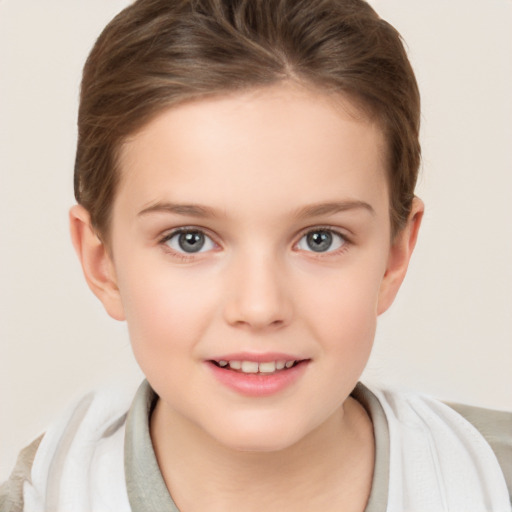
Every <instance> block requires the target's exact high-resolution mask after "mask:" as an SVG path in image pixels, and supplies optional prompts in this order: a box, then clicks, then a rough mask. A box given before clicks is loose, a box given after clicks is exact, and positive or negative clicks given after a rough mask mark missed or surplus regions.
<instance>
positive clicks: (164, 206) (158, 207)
mask: <svg viewBox="0 0 512 512" xmlns="http://www.w3.org/2000/svg"><path fill="white" fill-rule="evenodd" d="M148 213H174V214H176V215H187V216H189V217H198V218H205V217H218V214H217V213H216V212H215V210H214V209H213V208H209V207H208V206H200V205H198V204H181V203H169V202H157V203H154V204H152V205H150V206H148V207H146V208H144V209H143V210H141V211H140V212H139V213H138V215H139V216H141V215H147V214H148Z"/></svg>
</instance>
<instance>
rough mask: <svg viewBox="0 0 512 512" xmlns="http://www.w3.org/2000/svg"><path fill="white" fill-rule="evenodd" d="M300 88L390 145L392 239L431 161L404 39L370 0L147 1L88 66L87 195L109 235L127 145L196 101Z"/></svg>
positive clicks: (78, 181)
mask: <svg viewBox="0 0 512 512" xmlns="http://www.w3.org/2000/svg"><path fill="white" fill-rule="evenodd" d="M289 79H292V80H296V81H299V82H302V83H304V84H307V85H312V86H314V87H319V88H323V89H326V90H328V91H335V92H340V93H341V94H346V95H349V96H351V97H353V98H356V99H357V100H358V102H359V103H361V104H362V105H363V106H364V107H365V110H366V111H369V112H371V114H372V116H374V117H375V118H376V119H377V121H378V122H379V123H380V126H381V127H382V129H383V132H384V134H385V137H386V140H387V143H388V148H387V149H388V162H387V164H388V174H389V176H388V179H389V184H390V196H391V205H390V216H391V226H392V231H393V232H396V231H398V230H399V229H400V228H401V227H402V226H403V225H404V223H405V221H406V220H407V217H408V215H409V212H410V208H411V203H412V199H413V197H414V188H415V184H416V178H417V174H418V168H419V164H420V145H419V141H418V135H419V119H420V99H419V92H418V87H417V84H416V80H415V77H414V73H413V71H412V68H411V65H410V63H409V61H408V59H407V55H406V52H405V49H404V47H403V44H402V41H401V38H400V35H399V34H398V32H397V31H396V30H395V29H394V28H393V27H392V26H391V25H389V24H388V23H387V22H385V21H384V20H382V19H380V18H379V17H378V15H377V14H376V13H375V11H374V10H373V9H372V8H371V7H370V6H369V5H368V4H367V3H366V2H364V1H363V0H137V1H136V2H135V3H133V4H132V5H131V6H129V7H127V8H126V9H125V10H123V11H122V12H121V13H119V14H118V15H117V16H116V17H115V18H114V19H113V20H112V21H111V22H110V23H109V25H108V26H107V27H106V28H105V29H104V31H103V32H102V34H101V35H100V37H99V38H98V40H97V42H96V44H95V45H94V47H93V49H92V51H91V53H90V55H89V58H88V59H87V62H86V64H85V67H84V72H83V80H82V88H81V99H80V110H79V116H78V132H79V135H78V147H77V154H76V164H75V181H74V184H75V185H74V186H75V197H76V199H77V201H78V202H79V203H80V204H82V205H83V206H84V207H85V208H86V209H87V210H88V211H89V213H90V215H91V220H92V224H93V226H94V228H95V229H96V230H97V232H98V233H99V234H100V235H102V236H103V237H106V238H108V227H109V223H110V215H111V208H112V203H113V200H114V197H115V193H116V187H117V184H118V181H119V170H118V169H116V165H117V156H118V153H119V149H120V147H121V144H122V142H123V141H124V140H125V139H126V137H127V136H128V135H130V134H133V133H135V132H136V131H137V130H138V129H140V128H141V127H142V126H144V124H146V123H147V122H149V120H150V119H152V117H154V116H155V115H156V114H158V113H159V112H161V111H162V110H163V109H165V108H169V107H170V106H172V105H176V104H178V103H180V102H183V101H185V100H191V99H195V98H201V97H204V96H208V95H212V94H220V93H224V92H232V91H236V90H243V89H247V88H252V87H261V86H265V85H270V84H275V83H278V82H280V81H282V80H289Z"/></svg>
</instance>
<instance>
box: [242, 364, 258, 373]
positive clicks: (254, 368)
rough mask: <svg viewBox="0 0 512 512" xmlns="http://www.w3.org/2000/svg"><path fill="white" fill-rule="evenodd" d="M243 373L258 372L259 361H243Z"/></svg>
mask: <svg viewBox="0 0 512 512" xmlns="http://www.w3.org/2000/svg"><path fill="white" fill-rule="evenodd" d="M242 373H258V363H256V362H255V361H242Z"/></svg>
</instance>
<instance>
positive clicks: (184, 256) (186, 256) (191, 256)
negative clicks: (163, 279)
mask: <svg viewBox="0 0 512 512" xmlns="http://www.w3.org/2000/svg"><path fill="white" fill-rule="evenodd" d="M192 232H197V233H201V234H203V235H204V236H205V237H206V238H208V239H210V240H211V242H212V243H213V244H215V245H216V246H218V244H217V243H216V242H215V240H214V237H213V236H211V235H210V234H209V233H208V232H207V231H206V230H205V229H204V228H199V227H196V226H184V227H180V228H177V229H174V230H172V231H170V232H168V233H166V234H165V235H164V236H162V238H161V239H160V240H159V242H158V243H159V245H161V246H162V247H163V248H164V250H165V251H166V252H168V253H170V254H172V255H173V257H176V258H179V259H180V260H182V261H184V262H187V261H193V260H195V259H197V255H200V254H203V252H199V251H198V252H197V253H187V252H181V251H176V250H175V249H172V248H171V247H169V245H167V242H169V240H171V239H172V238H174V237H175V236H177V235H180V234H182V233H192ZM318 232H327V233H331V234H333V235H335V236H338V237H340V238H341V239H342V240H343V243H342V245H341V247H339V248H337V249H335V250H332V251H325V252H315V251H313V250H310V251H304V252H306V253H308V254H309V257H313V258H326V257H329V256H336V255H339V254H343V253H344V252H345V251H347V250H348V248H349V247H350V246H351V245H352V241H351V240H350V238H349V237H348V236H347V235H346V234H344V233H341V232H340V231H338V230H337V229H333V228H332V227H329V226H313V227H310V228H306V229H305V230H303V231H302V232H301V233H300V235H299V237H298V240H297V242H295V243H294V245H293V247H294V248H296V247H297V246H298V244H299V243H300V242H301V240H302V239H303V238H304V237H306V236H308V235H309V234H312V233H318ZM298 250H300V249H298ZM204 252H205V253H206V252H210V251H204Z"/></svg>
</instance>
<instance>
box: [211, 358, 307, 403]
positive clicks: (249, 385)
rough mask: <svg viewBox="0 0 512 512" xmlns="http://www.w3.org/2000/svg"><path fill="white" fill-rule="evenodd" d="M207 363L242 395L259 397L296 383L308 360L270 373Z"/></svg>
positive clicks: (224, 381)
mask: <svg viewBox="0 0 512 512" xmlns="http://www.w3.org/2000/svg"><path fill="white" fill-rule="evenodd" d="M207 365H208V367H209V368H210V369H211V371H212V373H213V375H214V376H215V377H216V379H217V380H218V381H219V382H221V383H222V384H224V385H225V386H227V387H228V388H230V389H232V390H233V391H236V392H237V393H240V394H242V395H246V396H254V397H257V396H270V395H274V394H276V393H279V392H280V391H283V390H284V389H286V388H288V387H289V386H291V385H292V384H294V383H295V382H296V381H297V380H298V379H299V378H300V377H301V376H302V375H303V374H304V372H305V371H306V367H307V365H308V361H302V362H300V363H299V364H297V365H295V366H293V367H292V368H288V369H286V370H280V371H277V372H275V373H270V374H265V373H242V372H237V371H234V370H226V369H225V368H220V367H219V366H217V365H215V364H214V363H212V362H211V361H208V362H207Z"/></svg>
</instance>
